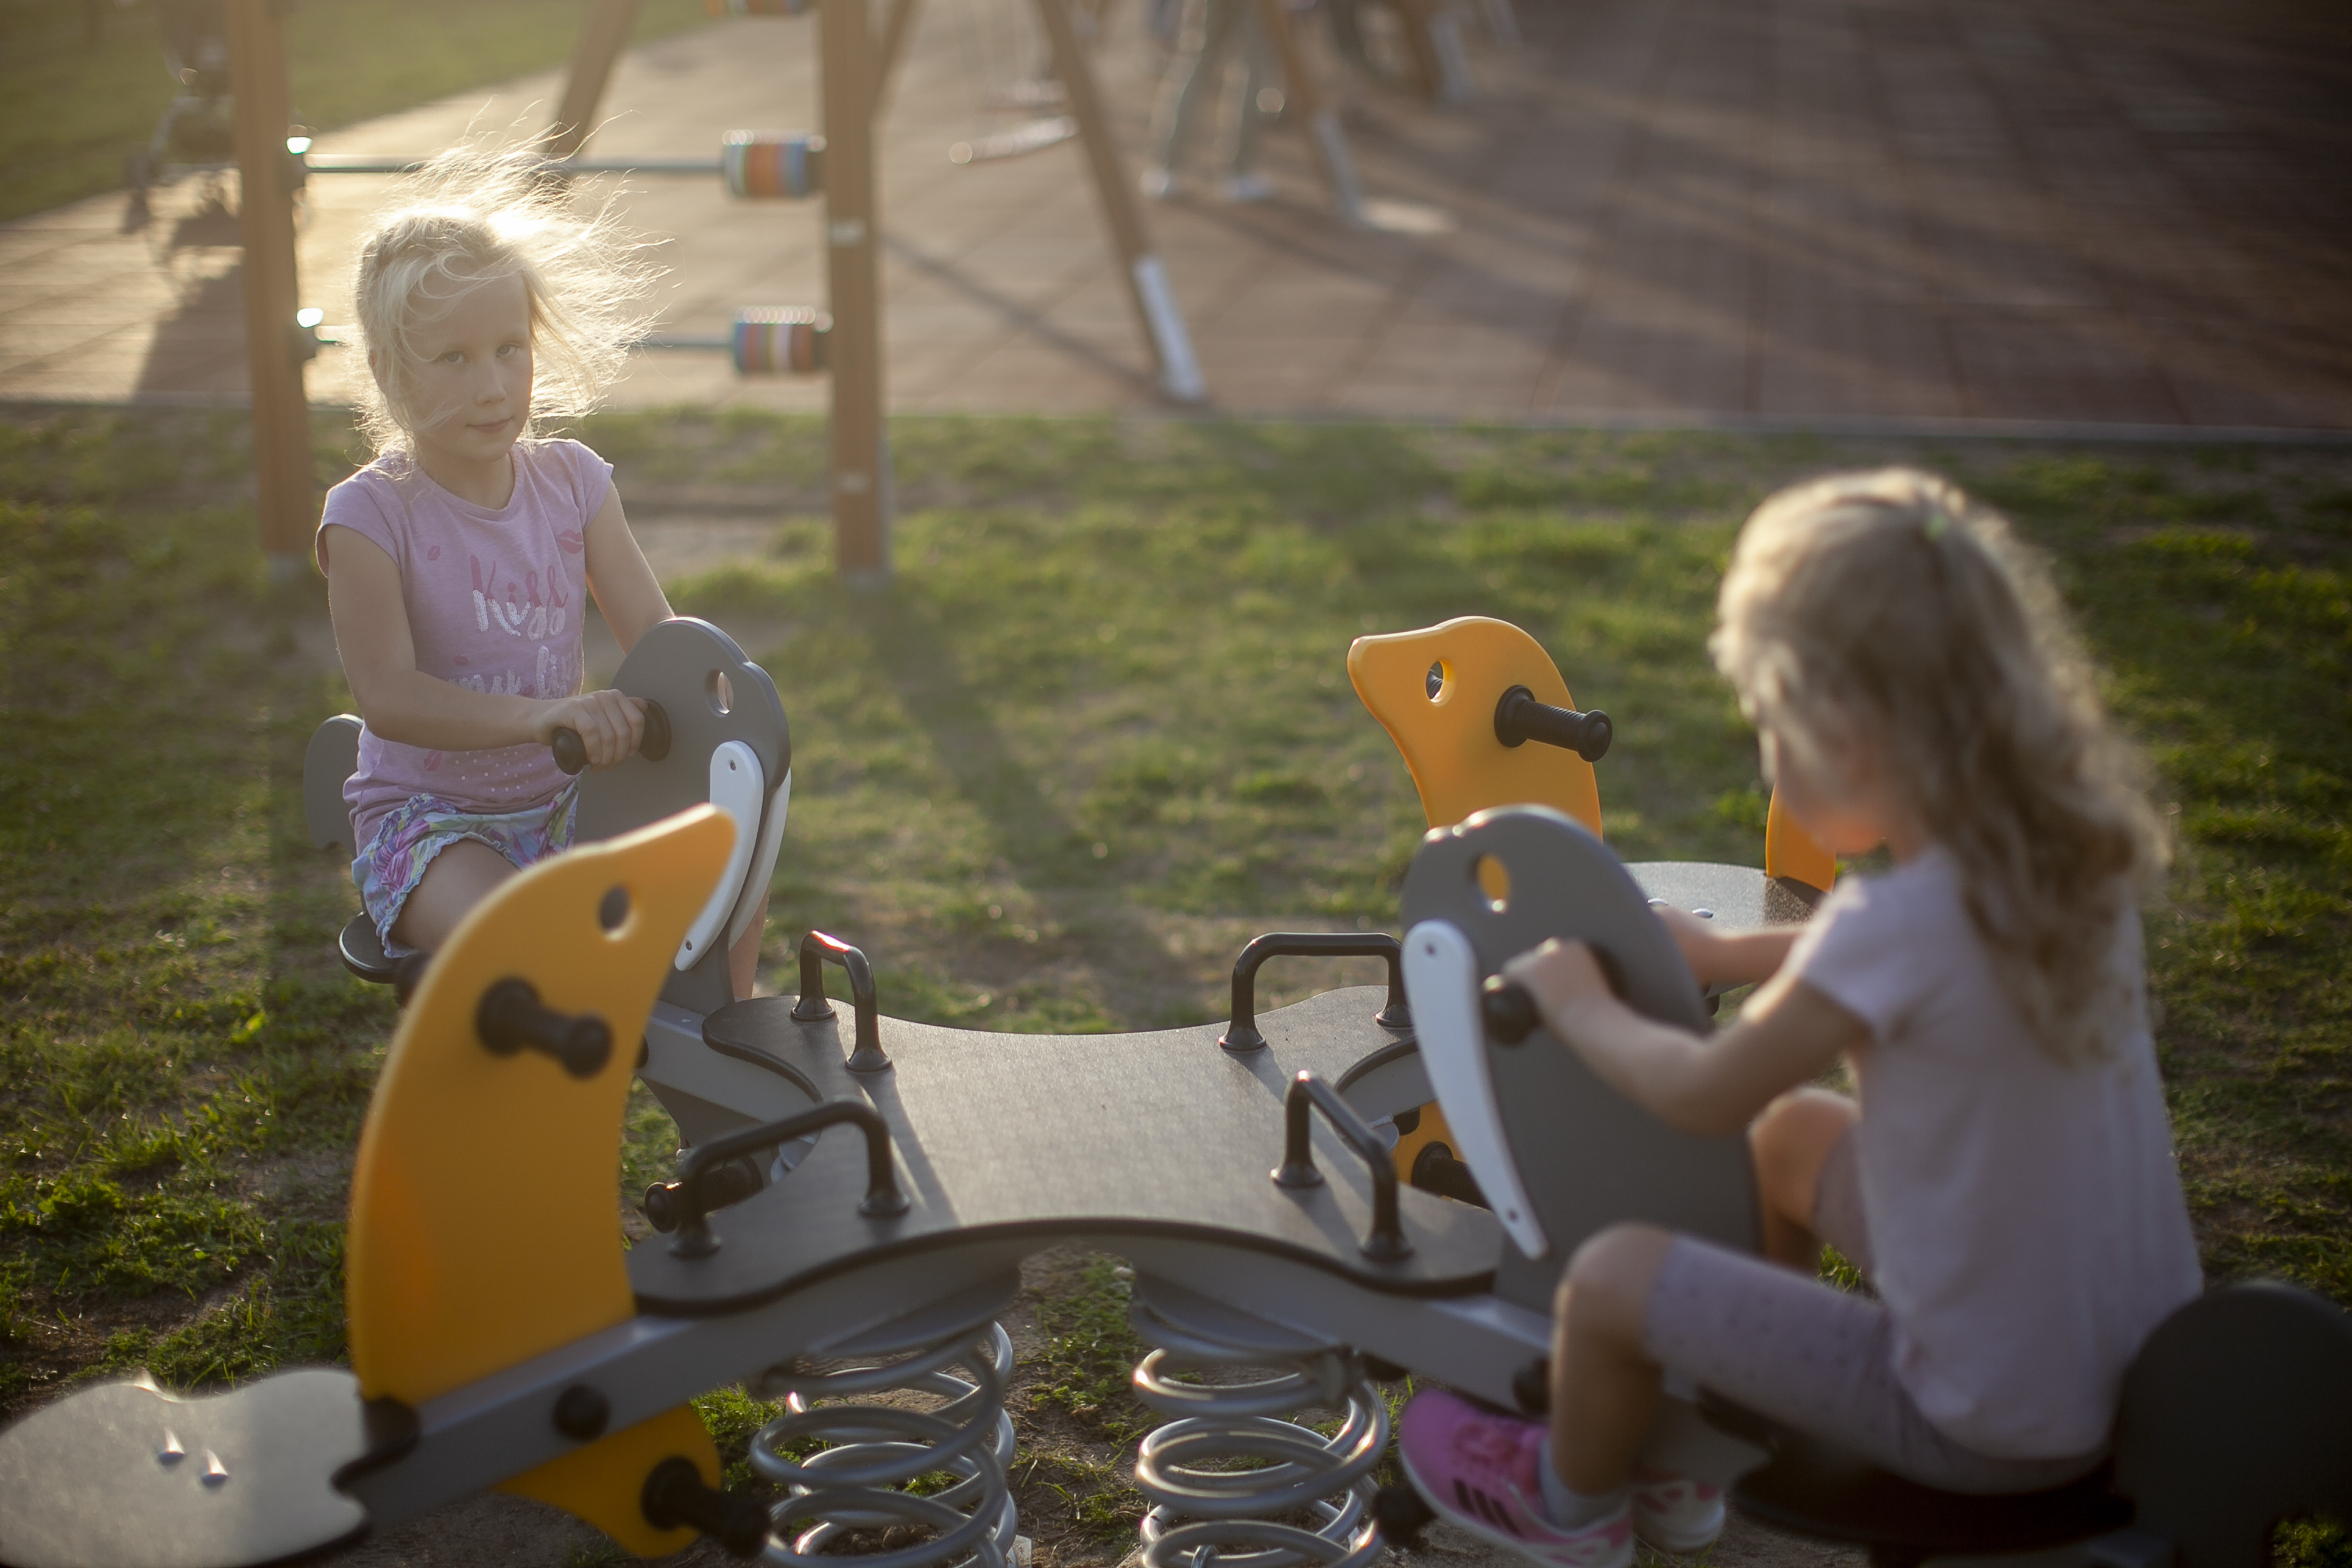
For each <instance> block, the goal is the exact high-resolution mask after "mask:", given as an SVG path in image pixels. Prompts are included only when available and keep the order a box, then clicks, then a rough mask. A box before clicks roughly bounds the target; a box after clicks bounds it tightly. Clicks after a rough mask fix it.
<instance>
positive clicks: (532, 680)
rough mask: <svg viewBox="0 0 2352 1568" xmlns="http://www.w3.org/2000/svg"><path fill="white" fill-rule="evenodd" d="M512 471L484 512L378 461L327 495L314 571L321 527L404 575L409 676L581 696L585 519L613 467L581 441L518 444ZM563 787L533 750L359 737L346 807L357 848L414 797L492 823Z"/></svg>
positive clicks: (525, 693) (419, 474)
mask: <svg viewBox="0 0 2352 1568" xmlns="http://www.w3.org/2000/svg"><path fill="white" fill-rule="evenodd" d="M514 471H515V488H514V495H513V496H512V498H511V499H509V500H508V502H507V504H506V505H505V507H503V508H501V509H500V510H497V511H492V510H489V509H488V508H487V507H480V506H476V505H475V504H474V503H473V502H471V501H467V500H459V499H458V498H457V497H456V496H454V495H451V494H450V493H449V492H448V491H447V490H445V489H442V488H441V487H440V486H439V485H437V484H436V483H434V482H433V480H432V479H430V478H428V477H426V475H425V470H424V469H422V468H418V467H417V466H416V464H415V461H414V459H412V458H409V457H408V456H407V455H406V454H405V453H401V452H387V453H385V454H384V455H383V457H380V458H377V459H376V460H375V461H374V462H373V463H370V464H369V465H368V466H367V467H366V468H362V469H361V470H360V471H359V472H358V473H355V474H353V475H352V477H351V478H350V479H345V480H344V481H343V482H342V483H341V484H339V485H337V486H336V487H335V488H334V489H331V490H329V491H328V492H327V506H326V512H325V515H324V516H323V517H322V518H320V522H319V539H318V552H319V566H320V570H321V571H324V570H325V569H326V564H327V551H328V541H327V534H326V530H327V527H328V525H329V524H333V525H334V526H336V527H338V528H348V529H350V530H351V531H353V532H354V533H358V534H361V535H362V536H363V537H365V538H367V539H369V540H371V541H373V542H375V543H376V544H378V545H380V546H382V547H383V552H384V553H385V554H387V555H389V556H391V557H392V559H393V562H394V564H396V565H397V566H398V567H399V568H400V584H401V594H402V595H403V597H404V600H405V602H406V605H407V609H408V630H409V635H410V637H412V638H413V639H414V640H415V645H416V668H419V669H421V670H423V671H424V672H425V674H427V675H431V676H437V677H439V678H440V679H443V680H446V681H450V682H452V683H454V684H456V685H458V686H463V687H465V688H467V689H469V690H473V691H494V692H499V693H503V694H506V695H509V696H516V697H534V698H541V699H545V698H551V697H568V696H570V695H572V693H573V692H575V691H577V690H579V689H580V674H581V668H580V627H581V616H582V612H583V608H584V607H585V605H586V604H587V592H588V558H587V553H586V551H587V545H586V536H587V530H588V521H589V519H591V518H593V517H594V516H595V515H596V513H597V511H598V510H600V509H602V508H603V506H604V498H605V496H606V495H608V494H609V493H611V490H612V486H613V466H612V465H611V464H610V463H607V462H606V461H604V458H600V457H598V456H597V455H596V454H595V453H593V452H592V451H590V450H589V449H588V448H587V447H583V446H582V445H581V444H580V443H579V442H577V441H519V442H517V443H516V444H515V448H514ZM566 782H567V781H566V780H565V778H564V775H563V773H562V770H561V769H559V768H558V767H557V766H556V765H555V759H554V756H553V755H552V754H551V752H549V751H548V749H547V748H546V747H545V746H542V745H540V744H538V743H536V742H531V743H528V744H524V745H520V746H497V747H492V748H490V749H489V750H487V751H478V752H438V751H432V750H428V749H426V748H425V747H423V746H410V745H404V744H403V743H401V742H398V741H387V740H385V739H383V737H382V736H380V735H378V734H377V733H376V732H375V731H373V730H363V731H362V732H361V735H360V760H359V771H358V772H356V773H353V774H352V776H351V780H350V782H349V783H347V784H344V785H343V799H344V800H345V801H346V802H347V803H349V805H350V806H351V809H352V833H353V835H354V836H355V837H357V838H358V841H359V844H360V845H361V846H362V847H363V846H365V845H366V843H367V842H368V840H369V838H370V837H373V835H374V833H375V829H376V825H377V824H378V823H379V822H381V821H382V820H383V816H384V815H385V814H386V813H387V812H389V811H391V810H392V809H393V808H394V807H395V806H397V805H400V804H401V803H402V802H403V801H404V800H407V799H408V798H409V797H410V796H412V795H434V796H436V797H437V798H438V799H441V800H445V801H447V802H448V803H449V804H450V805H453V806H456V807H457V808H458V809H459V810H461V811H468V812H478V813H483V814H495V813H500V812H509V811H521V810H524V809H525V808H527V807H530V806H534V805H544V804H545V803H546V802H548V801H550V800H551V799H553V798H554V797H555V795H556V792H557V791H559V790H561V789H562V787H563V785H564V784H565V783H566Z"/></svg>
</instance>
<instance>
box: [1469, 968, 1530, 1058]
mask: <svg viewBox="0 0 2352 1568" xmlns="http://www.w3.org/2000/svg"><path fill="white" fill-rule="evenodd" d="M1478 1013H1479V1016H1481V1017H1482V1018H1483V1019H1484V1020H1485V1021H1486V1032H1487V1033H1488V1034H1490V1035H1492V1036H1494V1037H1495V1038H1496V1039H1498V1040H1500V1041H1502V1042H1503V1044H1505V1045H1507V1046H1516V1045H1517V1044H1518V1043H1519V1042H1520V1041H1521V1040H1524V1039H1526V1038H1527V1037H1528V1036H1529V1035H1532V1034H1534V1033H1535V1032H1536V1029H1537V1027H1538V1026H1539V1025H1541V1024H1542V1023H1543V1015H1542V1014H1541V1013H1540V1012H1538V1010H1537V1008H1536V999H1535V997H1534V996H1533V995H1532V994H1529V992H1528V988H1527V987H1526V986H1524V985H1522V984H1519V983H1518V982H1517V981H1516V980H1506V979H1504V978H1503V977H1502V976H1501V975H1499V974H1494V975H1489V976H1488V977H1487V979H1486V989H1484V990H1482V991H1481V992H1479V993H1478Z"/></svg>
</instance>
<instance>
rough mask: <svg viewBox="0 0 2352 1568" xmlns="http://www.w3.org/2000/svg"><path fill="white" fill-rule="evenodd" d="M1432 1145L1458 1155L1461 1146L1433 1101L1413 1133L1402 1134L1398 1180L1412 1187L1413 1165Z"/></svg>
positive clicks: (1422, 1113) (1397, 1150) (1397, 1160)
mask: <svg viewBox="0 0 2352 1568" xmlns="http://www.w3.org/2000/svg"><path fill="white" fill-rule="evenodd" d="M1432 1143H1443V1144H1444V1145H1445V1146H1446V1147H1447V1148H1448V1149H1451V1150H1453V1151H1454V1152H1456V1153H1457V1154H1458V1153H1459V1152H1461V1148H1460V1145H1458V1144H1456V1143H1455V1142H1454V1129H1452V1128H1451V1127H1448V1126H1447V1125H1445V1111H1444V1108H1443V1107H1442V1106H1440V1105H1439V1104H1438V1103H1437V1101H1435V1100H1431V1101H1430V1102H1429V1103H1428V1104H1427V1105H1424V1106H1423V1107H1422V1108H1421V1122H1420V1125H1418V1126H1416V1127H1415V1128H1414V1129H1413V1130H1412V1131H1410V1132H1406V1133H1402V1134H1401V1135H1400V1136H1399V1137H1398V1139H1397V1146H1396V1173H1397V1180H1398V1181H1400V1182H1402V1183H1403V1184H1405V1185H1407V1186H1411V1185H1412V1163H1413V1162H1414V1161H1415V1160H1418V1159H1420V1158H1421V1152H1422V1151H1423V1149H1426V1148H1428V1147H1429V1146H1430V1145H1431V1144H1432Z"/></svg>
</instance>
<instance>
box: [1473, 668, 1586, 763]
mask: <svg viewBox="0 0 2352 1568" xmlns="http://www.w3.org/2000/svg"><path fill="white" fill-rule="evenodd" d="M1615 736H1616V731H1615V729H1614V728H1613V727H1612V725H1611V724H1610V722H1609V715H1608V714H1606V713H1603V712H1602V711H1601V710H1600V709H1598V708H1595V709H1593V710H1591V711H1590V712H1586V713H1579V712H1578V711H1577V710H1575V709H1573V708H1555V707H1553V706H1552V705H1551V704H1550V703H1549V702H1538V701H1537V700H1536V694H1535V693H1534V692H1532V691H1529V690H1528V689H1527V688H1526V687H1524V686H1514V687H1512V688H1511V689H1509V690H1508V691H1506V692H1504V693H1503V700H1501V701H1500V702H1497V703H1496V704H1495V739H1496V740H1497V741H1500V742H1503V744H1505V745H1507V746H1523V745H1525V744H1527V743H1528V742H1529V741H1541V742H1543V743H1544V744H1545V745H1547V746H1559V747H1560V748H1562V749H1563V750H1566V751H1570V752H1575V753H1576V754H1577V755H1578V756H1580V757H1582V758H1583V759H1584V760H1585V761H1586V762H1588V763H1597V762H1599V761H1600V760H1601V758H1603V757H1605V756H1607V755H1608V754H1609V742H1611V741H1612V739H1614V738H1615Z"/></svg>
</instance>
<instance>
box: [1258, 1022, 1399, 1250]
mask: <svg viewBox="0 0 2352 1568" xmlns="http://www.w3.org/2000/svg"><path fill="white" fill-rule="evenodd" d="M1310 1107H1312V1108H1313V1109H1315V1110H1320V1111H1321V1112H1322V1113H1323V1117H1324V1120H1325V1121H1328V1122H1330V1123H1331V1130H1332V1131H1335V1132H1337V1133H1338V1134H1339V1136H1340V1138H1341V1139H1342V1140H1344V1141H1345V1142H1347V1144H1348V1146H1349V1148H1351V1149H1353V1150H1355V1152H1357V1153H1358V1154H1360V1155H1361V1156H1363V1161H1364V1163H1365V1164H1366V1165H1369V1166H1370V1167H1371V1172H1372V1230H1371V1234H1370V1235H1369V1236H1367V1237H1364V1239H1363V1241H1362V1242H1361V1243H1360V1245H1361V1247H1363V1251H1364V1256H1365V1257H1367V1258H1377V1259H1379V1260H1380V1261H1381V1262H1384V1263H1393V1262H1395V1261H1396V1260H1397V1259H1398V1258H1403V1257H1405V1256H1407V1255H1408V1254H1410V1253H1411V1252H1412V1243H1411V1242H1409V1241H1407V1240H1406V1239H1405V1238H1404V1226H1403V1225H1402V1223H1401V1222H1400V1221H1399V1220H1398V1218H1397V1179H1396V1162H1395V1161H1394V1160H1391V1158H1389V1149H1388V1145H1387V1144H1385V1143H1383V1142H1381V1137H1380V1134H1379V1133H1377V1132H1374V1131H1372V1130H1371V1129H1370V1128H1369V1127H1367V1126H1365V1125H1364V1119H1363V1118H1362V1117H1360V1116H1359V1115H1357V1114H1356V1113H1355V1112H1354V1111H1353V1110H1349V1106H1348V1102H1347V1101H1346V1100H1342V1099H1340V1098H1339V1090H1338V1089H1333V1088H1332V1087H1331V1086H1330V1085H1329V1084H1328V1083H1325V1082H1324V1081H1323V1080H1322V1079H1319V1078H1317V1077H1316V1076H1315V1075H1314V1074H1313V1073H1311V1072H1309V1071H1307V1069H1306V1068H1300V1069H1299V1071H1298V1076H1297V1078H1294V1079H1291V1080H1290V1089H1289V1092H1288V1093H1286V1094H1285V1095H1284V1096H1283V1097H1282V1165H1281V1168H1280V1169H1278V1170H1276V1172H1275V1173H1274V1180H1275V1184H1276V1185H1277V1186H1285V1187H1293V1188H1297V1187H1316V1186H1320V1185H1322V1184H1323V1173H1322V1172H1320V1171H1318V1170H1317V1169H1316V1168H1315V1151H1314V1148H1313V1146H1312V1145H1311V1144H1309V1142H1307V1121H1308V1118H1307V1110H1308V1109H1309V1108H1310Z"/></svg>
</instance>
